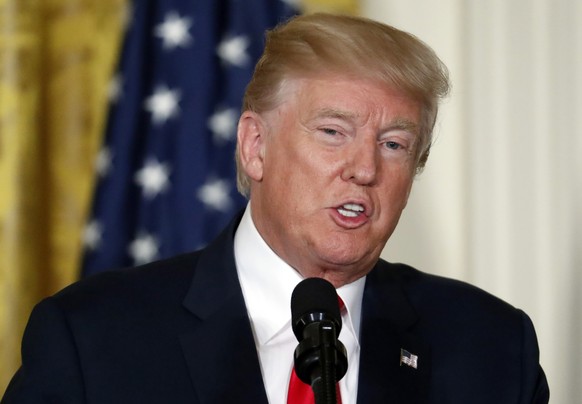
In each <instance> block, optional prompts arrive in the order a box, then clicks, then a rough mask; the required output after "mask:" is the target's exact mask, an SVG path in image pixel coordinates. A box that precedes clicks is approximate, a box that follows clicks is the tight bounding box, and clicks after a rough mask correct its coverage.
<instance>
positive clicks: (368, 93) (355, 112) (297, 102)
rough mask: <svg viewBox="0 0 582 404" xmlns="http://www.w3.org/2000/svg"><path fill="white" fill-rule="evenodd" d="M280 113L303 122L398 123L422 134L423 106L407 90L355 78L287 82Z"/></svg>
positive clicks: (312, 77)
mask: <svg viewBox="0 0 582 404" xmlns="http://www.w3.org/2000/svg"><path fill="white" fill-rule="evenodd" d="M279 98H280V99H279V103H278V106H277V108H276V110H277V112H278V114H282V113H285V112H294V113H296V114H298V115H300V116H301V119H303V120H307V121H311V120H316V119H319V118H321V119H324V118H328V119H338V120H342V121H347V122H351V123H354V124H356V125H365V124H366V123H368V122H369V121H370V120H375V121H376V122H378V123H379V124H382V123H385V124H386V123H390V124H391V125H392V124H397V125H398V126H400V127H402V128H403V129H406V130H410V131H411V132H414V133H416V134H417V133H418V131H419V126H420V122H419V121H420V110H421V104H420V103H419V102H418V101H417V100H416V99H415V98H413V97H411V96H410V95H408V94H406V93H405V92H404V91H402V90H399V89H396V88H394V87H393V86H390V85H387V84H386V83H383V82H379V81H373V80H369V79H362V78H360V77H355V76H351V75H338V74H335V75H326V76H324V75H312V76H307V77H294V78H290V79H287V80H286V81H285V83H283V85H282V87H281V89H280V93H279Z"/></svg>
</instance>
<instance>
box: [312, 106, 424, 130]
mask: <svg viewBox="0 0 582 404" xmlns="http://www.w3.org/2000/svg"><path fill="white" fill-rule="evenodd" d="M320 118H336V119H342V120H346V121H351V122H353V121H356V120H357V118H358V114H356V113H353V112H348V111H342V110H338V109H334V108H323V109H320V110H318V111H315V113H314V115H313V116H312V117H311V119H320ZM394 129H401V130H404V131H407V132H410V133H412V134H413V135H415V136H417V137H418V136H419V135H420V128H419V125H418V124H417V123H415V122H412V121H411V120H409V119H406V118H403V117H396V119H394V120H393V121H392V122H390V123H389V124H388V126H387V127H386V128H383V129H382V130H381V132H388V131H390V130H394Z"/></svg>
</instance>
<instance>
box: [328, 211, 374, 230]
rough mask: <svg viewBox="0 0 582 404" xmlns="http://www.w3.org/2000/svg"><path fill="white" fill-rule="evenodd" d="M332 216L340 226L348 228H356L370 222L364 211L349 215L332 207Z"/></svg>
mask: <svg viewBox="0 0 582 404" xmlns="http://www.w3.org/2000/svg"><path fill="white" fill-rule="evenodd" d="M331 217H332V218H333V220H334V222H335V223H336V224H337V225H338V226H340V227H343V228H346V229H356V228H358V227H360V226H363V225H364V224H365V223H367V222H368V217H367V216H366V215H364V214H363V213H360V214H358V215H357V216H355V217H348V216H344V215H342V214H341V213H339V212H338V210H337V209H331Z"/></svg>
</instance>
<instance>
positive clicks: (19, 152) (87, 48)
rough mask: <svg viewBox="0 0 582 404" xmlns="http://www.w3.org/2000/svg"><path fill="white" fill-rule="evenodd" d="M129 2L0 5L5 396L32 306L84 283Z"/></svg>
mask: <svg viewBox="0 0 582 404" xmlns="http://www.w3.org/2000/svg"><path fill="white" fill-rule="evenodd" d="M125 5H126V0H0V358H2V366H0V395H1V394H2V392H3V391H4V389H5V387H6V385H7V384H8V381H9V379H10V377H11V376H12V374H13V373H14V371H15V370H16V368H17V367H18V365H19V363H20V340H21V337H22V332H23V328H24V325H25V322H26V320H27V318H28V315H29V313H30V310H31V309H32V306H33V305H34V304H35V303H36V302H38V301H39V300H40V299H41V298H42V297H44V296H47V295H49V294H52V293H54V292H55V291H57V290H58V289H61V288H62V287H64V286H66V285H67V284H69V283H71V282H72V281H74V280H75V279H76V278H77V271H78V261H79V255H80V245H81V229H82V228H83V223H84V221H85V216H86V212H87V208H88V206H89V200H90V194H91V190H92V184H93V163H92V162H93V161H94V155H95V153H96V150H97V148H98V146H99V143H100V140H101V133H102V132H103V131H102V127H103V121H104V115H105V112H106V96H107V83H108V80H109V77H110V74H111V71H112V68H113V66H114V63H115V61H116V59H117V53H118V48H119V43H120V38H121V35H122V27H123V21H124V16H125V15H126V13H125V12H124V10H125Z"/></svg>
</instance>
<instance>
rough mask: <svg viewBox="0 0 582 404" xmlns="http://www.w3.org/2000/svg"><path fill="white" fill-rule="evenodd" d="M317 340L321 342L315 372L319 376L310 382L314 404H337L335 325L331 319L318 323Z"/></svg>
mask: <svg viewBox="0 0 582 404" xmlns="http://www.w3.org/2000/svg"><path fill="white" fill-rule="evenodd" d="M318 331H319V340H320V344H321V348H320V349H321V357H320V360H319V365H320V366H317V367H316V369H315V372H317V373H319V377H317V376H316V377H314V378H313V379H312V382H311V388H312V389H313V395H314V397H315V404H337V393H336V378H335V373H336V372H335V367H336V363H337V351H336V349H337V348H336V341H337V339H336V336H335V326H334V324H333V323H332V322H331V321H323V322H321V323H320V324H319V330H318Z"/></svg>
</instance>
